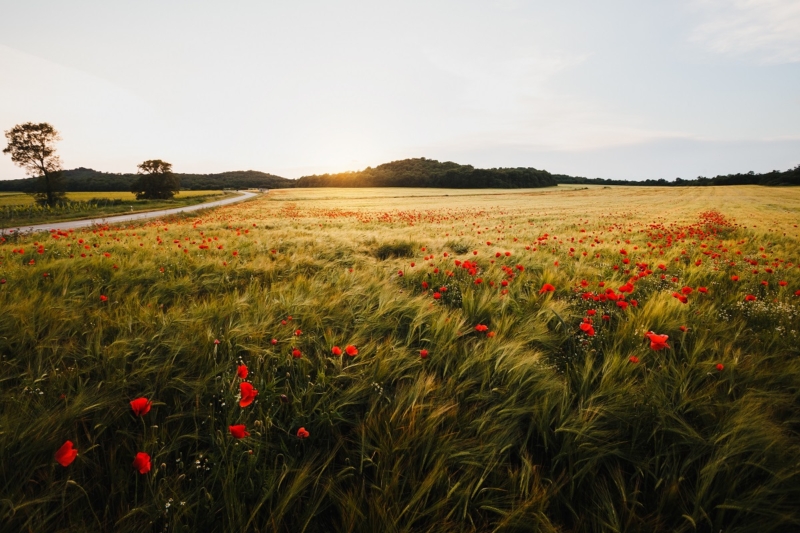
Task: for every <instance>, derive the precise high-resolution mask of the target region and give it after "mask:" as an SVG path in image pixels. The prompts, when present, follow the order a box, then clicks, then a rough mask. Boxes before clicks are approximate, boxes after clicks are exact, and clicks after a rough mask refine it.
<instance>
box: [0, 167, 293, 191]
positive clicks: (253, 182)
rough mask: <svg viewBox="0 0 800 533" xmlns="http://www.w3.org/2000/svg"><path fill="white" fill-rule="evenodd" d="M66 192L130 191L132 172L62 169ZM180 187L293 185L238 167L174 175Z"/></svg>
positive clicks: (23, 186) (28, 185)
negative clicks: (213, 171)
mask: <svg viewBox="0 0 800 533" xmlns="http://www.w3.org/2000/svg"><path fill="white" fill-rule="evenodd" d="M63 176H64V182H65V184H66V189H67V192H81V191H92V192H94V191H97V192H109V191H130V190H131V184H133V181H134V180H135V179H136V177H137V175H136V174H112V173H110V172H99V171H97V170H92V169H91V168H76V169H73V170H65V171H64V172H63ZM178 176H180V178H181V189H189V190H218V189H257V188H263V189H278V188H284V187H292V186H294V180H290V179H286V178H282V177H280V176H274V175H272V174H267V173H265V172H258V171H256V170H238V171H234V172H222V173H219V174H178ZM35 184H36V178H25V179H21V180H2V181H0V191H2V192H7V191H15V192H30V191H33V190H34V187H35Z"/></svg>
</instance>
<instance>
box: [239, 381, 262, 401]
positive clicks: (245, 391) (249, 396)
mask: <svg viewBox="0 0 800 533" xmlns="http://www.w3.org/2000/svg"><path fill="white" fill-rule="evenodd" d="M239 391H240V392H241V394H242V399H241V400H239V406H240V407H247V406H248V405H250V404H251V403H253V400H255V399H256V396H258V391H257V390H256V389H254V388H253V386H252V385H251V384H250V383H248V382H246V381H242V382H241V383H239Z"/></svg>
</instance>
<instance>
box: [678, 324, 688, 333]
mask: <svg viewBox="0 0 800 533" xmlns="http://www.w3.org/2000/svg"><path fill="white" fill-rule="evenodd" d="M679 329H680V330H681V331H682V332H684V333H686V330H688V329H689V328H687V327H686V326H681V327H680V328H679Z"/></svg>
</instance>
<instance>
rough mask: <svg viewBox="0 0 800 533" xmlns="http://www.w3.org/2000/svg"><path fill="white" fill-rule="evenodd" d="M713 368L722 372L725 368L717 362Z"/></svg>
mask: <svg viewBox="0 0 800 533" xmlns="http://www.w3.org/2000/svg"><path fill="white" fill-rule="evenodd" d="M715 368H716V369H717V370H719V371H720V372H722V371H723V370H725V365H723V364H722V363H717V366H716V367H715Z"/></svg>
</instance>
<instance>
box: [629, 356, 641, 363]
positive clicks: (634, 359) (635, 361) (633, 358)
mask: <svg viewBox="0 0 800 533" xmlns="http://www.w3.org/2000/svg"><path fill="white" fill-rule="evenodd" d="M628 361H630V362H631V363H634V364H635V363H638V362H639V358H638V357H636V356H635V355H632V356H630V357H628Z"/></svg>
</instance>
